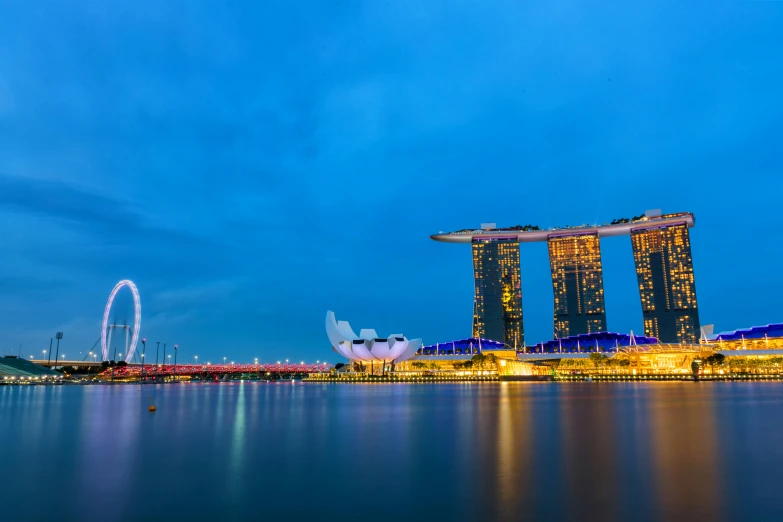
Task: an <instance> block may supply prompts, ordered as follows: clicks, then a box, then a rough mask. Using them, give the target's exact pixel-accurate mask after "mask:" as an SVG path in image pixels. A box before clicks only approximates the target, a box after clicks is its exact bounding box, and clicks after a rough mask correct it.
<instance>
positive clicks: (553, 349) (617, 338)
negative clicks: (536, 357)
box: [525, 332, 658, 353]
mask: <svg viewBox="0 0 783 522" xmlns="http://www.w3.org/2000/svg"><path fill="white" fill-rule="evenodd" d="M657 344H658V339H655V338H653V337H643V336H641V335H633V333H630V334H622V333H615V332H593V333H589V334H578V335H571V336H569V337H561V338H559V339H552V340H551V341H546V342H544V343H538V344H536V345H533V346H528V347H527V348H526V349H525V352H526V353H595V352H617V351H618V350H619V349H621V348H626V347H629V346H647V345H657Z"/></svg>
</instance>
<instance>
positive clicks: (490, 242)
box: [473, 238, 525, 348]
mask: <svg viewBox="0 0 783 522" xmlns="http://www.w3.org/2000/svg"><path fill="white" fill-rule="evenodd" d="M473 276H474V282H475V291H474V299H473V337H476V338H482V339H491V340H493V341H500V342H502V343H505V344H506V345H508V346H509V347H513V348H516V347H522V346H524V345H525V338H524V330H523V326H522V278H521V274H520V269H519V242H518V241H517V240H516V239H515V238H514V239H503V238H492V239H486V240H485V239H477V240H476V241H474V242H473Z"/></svg>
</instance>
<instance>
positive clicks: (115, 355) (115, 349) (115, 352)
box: [111, 345, 117, 382]
mask: <svg viewBox="0 0 783 522" xmlns="http://www.w3.org/2000/svg"><path fill="white" fill-rule="evenodd" d="M111 362H113V363H114V364H112V365H111V380H112V382H113V381H114V368H116V367H117V345H115V346H114V356H113V357H112V359H111Z"/></svg>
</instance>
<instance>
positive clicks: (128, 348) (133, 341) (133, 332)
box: [101, 279, 141, 362]
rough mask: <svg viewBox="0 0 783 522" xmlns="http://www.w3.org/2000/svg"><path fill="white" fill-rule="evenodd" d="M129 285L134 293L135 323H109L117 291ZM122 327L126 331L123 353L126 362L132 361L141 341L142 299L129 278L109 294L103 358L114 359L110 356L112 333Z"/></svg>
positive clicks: (105, 314) (102, 327)
mask: <svg viewBox="0 0 783 522" xmlns="http://www.w3.org/2000/svg"><path fill="white" fill-rule="evenodd" d="M126 286H127V287H128V289H129V290H130V291H131V294H132V295H133V324H132V325H127V324H122V325H119V324H109V314H110V313H111V309H112V305H113V304H114V298H115V297H117V293H118V292H119V291H120V290H121V289H122V288H123V287H126ZM117 329H120V330H124V332H125V351H124V352H123V353H122V354H123V355H124V358H125V362H131V359H132V358H133V354H134V353H135V352H136V345H137V344H138V342H139V330H140V329H141V300H140V299H139V290H138V289H137V288H136V285H135V284H134V283H133V281H131V280H129V279H123V280H122V281H120V282H119V283H117V284H116V285H114V289H113V290H112V291H111V294H109V300H108V301H107V302H106V308H105V309H104V311H103V322H102V323H101V353H102V355H103V360H104V361H108V360H111V359H114V357H113V356H110V354H109V349H110V347H111V338H112V333H114V331H115V330H117Z"/></svg>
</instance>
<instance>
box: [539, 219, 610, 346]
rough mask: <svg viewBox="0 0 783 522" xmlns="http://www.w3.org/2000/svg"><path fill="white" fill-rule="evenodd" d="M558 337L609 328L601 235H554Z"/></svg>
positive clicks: (552, 251) (551, 260)
mask: <svg viewBox="0 0 783 522" xmlns="http://www.w3.org/2000/svg"><path fill="white" fill-rule="evenodd" d="M547 243H548V246H549V266H550V268H551V269H552V290H553V292H554V294H555V319H554V325H555V338H561V337H568V336H569V335H577V334H583V333H592V332H605V331H606V307H605V306H604V275H603V268H602V265H601V244H600V242H599V240H598V234H584V235H570V236H550V237H549V239H548V241H547Z"/></svg>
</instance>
